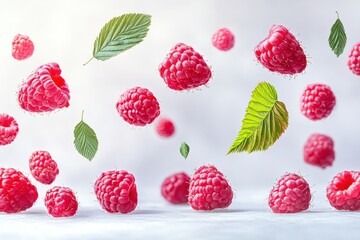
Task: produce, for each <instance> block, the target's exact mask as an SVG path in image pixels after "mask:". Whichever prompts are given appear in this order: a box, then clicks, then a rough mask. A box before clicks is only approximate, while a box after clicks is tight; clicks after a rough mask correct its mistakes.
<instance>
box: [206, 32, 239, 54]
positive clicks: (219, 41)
mask: <svg viewBox="0 0 360 240" xmlns="http://www.w3.org/2000/svg"><path fill="white" fill-rule="evenodd" d="M211 40H212V44H213V45H214V47H216V48H217V49H219V50H221V51H228V50H230V49H232V48H233V47H234V43H235V36H234V34H233V33H232V32H231V31H230V30H229V29H227V28H221V29H219V30H217V31H216V32H215V33H214V35H213V36H212V39H211Z"/></svg>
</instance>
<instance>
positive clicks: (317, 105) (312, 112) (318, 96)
mask: <svg viewBox="0 0 360 240" xmlns="http://www.w3.org/2000/svg"><path fill="white" fill-rule="evenodd" d="M335 103H336V99H335V96H334V94H333V92H332V91H331V89H330V87H329V86H327V85H325V84H310V85H308V86H307V87H306V89H305V90H304V92H303V94H302V96H301V112H302V113H303V114H304V115H305V116H306V117H307V118H309V119H311V120H314V121H315V120H320V119H323V118H326V117H327V116H329V115H330V113H331V112H332V110H333V108H334V106H335Z"/></svg>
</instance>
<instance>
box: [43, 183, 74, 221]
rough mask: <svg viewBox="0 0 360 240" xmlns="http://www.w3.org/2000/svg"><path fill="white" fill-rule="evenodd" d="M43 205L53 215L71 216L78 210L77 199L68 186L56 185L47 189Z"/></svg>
mask: <svg viewBox="0 0 360 240" xmlns="http://www.w3.org/2000/svg"><path fill="white" fill-rule="evenodd" d="M45 206H46V208H47V210H48V213H49V214H50V215H51V216H53V217H71V216H74V215H75V214H76V212H77V210H78V201H77V200H76V196H75V194H74V192H73V191H72V190H71V189H70V188H68V187H59V186H56V187H53V188H51V189H49V190H47V192H46V195H45Z"/></svg>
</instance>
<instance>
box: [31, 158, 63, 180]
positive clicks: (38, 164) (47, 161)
mask: <svg viewBox="0 0 360 240" xmlns="http://www.w3.org/2000/svg"><path fill="white" fill-rule="evenodd" d="M29 165H30V171H31V174H32V175H33V177H34V178H35V179H36V180H37V181H39V182H41V183H43V184H51V183H52V182H54V180H55V178H56V176H57V175H58V174H59V169H58V167H57V164H56V162H55V161H54V160H53V159H52V158H51V155H50V153H49V152H47V151H36V152H33V153H32V154H31V156H30V159H29Z"/></svg>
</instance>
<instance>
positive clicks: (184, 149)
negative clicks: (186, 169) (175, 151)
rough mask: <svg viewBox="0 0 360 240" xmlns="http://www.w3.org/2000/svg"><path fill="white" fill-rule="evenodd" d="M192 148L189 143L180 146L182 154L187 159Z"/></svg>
mask: <svg viewBox="0 0 360 240" xmlns="http://www.w3.org/2000/svg"><path fill="white" fill-rule="evenodd" d="M189 152H190V147H189V145H187V143H185V142H183V143H182V144H181V146H180V153H181V155H182V156H183V157H184V158H185V159H186V158H187V157H188V155H189Z"/></svg>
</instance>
